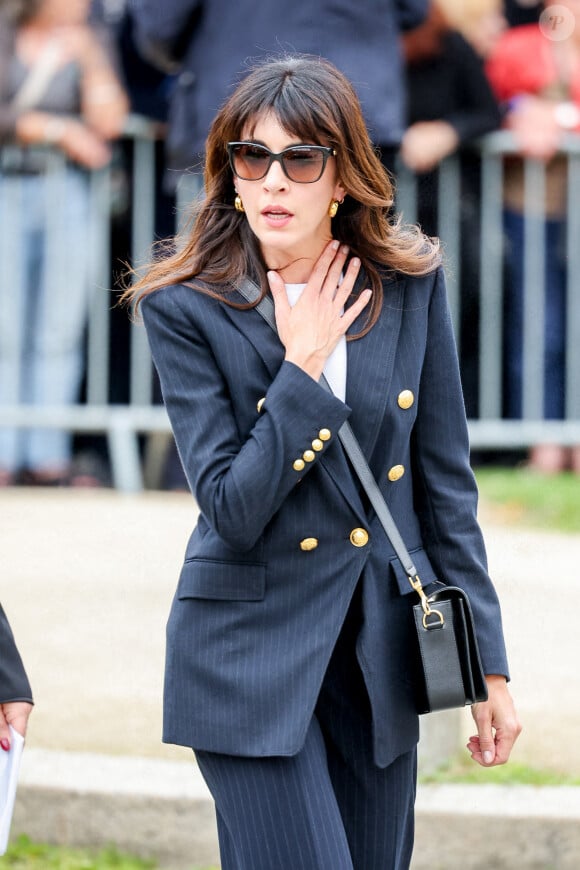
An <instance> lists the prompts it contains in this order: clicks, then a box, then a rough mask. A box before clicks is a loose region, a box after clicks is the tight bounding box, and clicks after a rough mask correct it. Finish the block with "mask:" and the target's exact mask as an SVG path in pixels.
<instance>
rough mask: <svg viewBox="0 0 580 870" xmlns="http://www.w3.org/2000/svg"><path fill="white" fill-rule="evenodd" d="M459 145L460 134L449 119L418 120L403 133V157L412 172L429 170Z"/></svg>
mask: <svg viewBox="0 0 580 870" xmlns="http://www.w3.org/2000/svg"><path fill="white" fill-rule="evenodd" d="M458 146H459V136H458V135H457V132H456V130H455V128H454V127H452V126H451V124H449V123H448V122H447V121H417V123H416V124H411V126H410V127H409V128H408V129H407V130H406V131H405V133H404V135H403V141H402V142H401V157H402V159H403V163H404V164H405V166H407V167H408V168H409V169H410V170H411V171H412V172H429V171H430V170H431V169H435V167H436V166H438V165H439V163H441V161H442V160H444V159H445V158H446V157H449V155H450V154H453V153H454V152H455V151H456V150H457V147H458Z"/></svg>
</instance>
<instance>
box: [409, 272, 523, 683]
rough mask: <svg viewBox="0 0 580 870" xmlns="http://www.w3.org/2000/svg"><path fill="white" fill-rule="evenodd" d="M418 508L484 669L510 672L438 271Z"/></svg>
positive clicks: (418, 447)
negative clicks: (467, 608)
mask: <svg viewBox="0 0 580 870" xmlns="http://www.w3.org/2000/svg"><path fill="white" fill-rule="evenodd" d="M413 439H414V443H413V447H414V449H413V457H414V459H413V462H414V468H413V482H414V488H415V491H414V500H415V508H416V511H417V514H418V516H419V520H420V523H421V532H422V537H423V541H424V544H425V548H426V550H427V553H428V556H429V559H430V561H431V564H432V565H433V568H434V570H435V572H436V574H437V576H438V577H439V578H440V579H441V580H444V581H445V582H446V583H448V584H449V585H452V586H459V587H461V588H463V589H465V591H466V592H467V593H468V595H469V598H470V602H471V605H472V609H473V614H474V620H475V625H476V629H477V634H478V640H479V643H480V649H481V654H482V662H483V667H484V670H485V673H487V674H504V675H505V676H506V677H508V676H509V672H508V664H507V656H506V651H505V644H504V639H503V631H502V621H501V612H500V606H499V601H498V598H497V594H496V591H495V589H494V586H493V584H492V582H491V580H490V578H489V575H488V570H487V556H486V551H485V545H484V541H483V536H482V533H481V529H480V526H479V523H478V521H477V502H478V493H477V486H476V482H475V477H474V475H473V472H472V470H471V466H470V462H469V439H468V431H467V422H466V418H465V410H464V404H463V394H462V389H461V381H460V376H459V364H458V360H457V352H456V347H455V338H454V333H453V327H452V323H451V316H450V313H449V309H448V305H447V297H446V292H445V279H444V276H443V272H442V270H439V271H438V273H437V277H436V281H435V286H434V290H433V294H432V297H431V302H430V308H429V319H428V326H427V343H426V351H425V357H424V361H423V367H422V374H421V383H420V389H419V409H418V414H417V420H416V423H415V427H414V432H413Z"/></svg>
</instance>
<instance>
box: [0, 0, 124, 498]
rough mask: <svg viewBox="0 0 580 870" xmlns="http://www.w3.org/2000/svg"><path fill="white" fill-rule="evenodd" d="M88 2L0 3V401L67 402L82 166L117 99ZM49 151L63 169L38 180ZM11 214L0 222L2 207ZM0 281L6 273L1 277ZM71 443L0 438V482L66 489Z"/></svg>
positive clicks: (116, 126)
mask: <svg viewBox="0 0 580 870" xmlns="http://www.w3.org/2000/svg"><path fill="white" fill-rule="evenodd" d="M88 12H89V0H22V2H9V0H4V2H2V4H1V5H0V144H1V145H6V144H10V145H13V146H16V147H13V148H12V149H10V151H9V158H10V162H8V161H7V160H6V159H4V160H3V162H2V169H1V173H0V209H4V213H3V214H0V217H1V218H2V227H3V233H4V240H3V242H4V244H5V245H6V247H5V250H7V251H10V256H11V257H13V258H14V259H15V261H16V262H15V264H14V273H13V274H19V275H21V276H22V277H21V281H20V287H19V288H18V290H19V292H18V293H16V294H15V293H14V287H13V286H7V283H8V282H7V281H4V282H3V285H2V286H0V294H1V298H2V305H1V306H0V402H2V403H4V404H6V403H21V404H32V405H63V404H64V405H66V404H70V403H72V402H74V401H75V400H76V398H77V396H78V390H79V384H80V381H81V378H82V374H83V333H84V327H85V321H86V316H87V311H88V305H89V299H90V291H91V288H90V286H89V282H88V273H87V262H88V252H87V245H88V236H87V233H88V226H89V222H88V204H89V187H88V178H89V177H88V173H87V170H91V169H98V168H100V167H103V166H105V165H106V164H107V163H108V161H109V160H110V157H111V148H110V145H109V142H110V140H111V139H114V138H115V137H116V136H118V134H119V132H120V131H121V129H122V125H123V122H124V119H125V115H126V112H127V109H128V101H127V97H126V95H125V92H124V90H123V88H122V86H121V84H120V82H119V79H118V77H117V75H116V73H115V71H114V69H113V67H112V65H111V62H110V60H109V58H108V56H107V53H106V51H105V50H104V48H103V47H102V44H101V42H100V39H99V37H98V35H97V34H96V33H95V31H94V30H93V29H92V28H91V27H90V26H89V24H88V22H87V16H88ZM37 145H45V146H46V145H49V146H52V147H54V148H57V149H59V150H60V151H61V152H62V154H63V155H64V156H65V157H66V158H67V160H68V161H69V162H68V164H67V166H66V169H64V170H63V171H61V172H59V173H52V172H51V173H49V172H47V169H48V165H49V164H48V159H49V155H48V153H47V152H46V151H42V150H39V149H34V148H32V149H31V147H30V146H37ZM10 201H12V202H14V201H16V202H18V203H19V209H18V213H17V214H10V215H7V214H6V207H7V205H6V204H7V203H8V202H10ZM5 274H6V272H5ZM71 459H72V457H71V438H70V435H69V433H66V432H61V431H59V430H30V431H25V432H22V433H19V432H17V431H13V430H9V429H2V430H0V485H4V486H6V485H9V484H11V483H13V482H15V480H16V479H17V475H18V473H19V472H22V478H21V479H22V480H23V481H24V482H27V483H32V484H49V485H58V484H64V483H67V482H69V481H70V477H71Z"/></svg>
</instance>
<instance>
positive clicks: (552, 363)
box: [504, 211, 566, 420]
mask: <svg viewBox="0 0 580 870" xmlns="http://www.w3.org/2000/svg"><path fill="white" fill-rule="evenodd" d="M544 227H545V239H546V257H545V272H544V287H545V291H544V293H545V295H544V417H545V418H546V419H553V420H554V419H561V418H562V417H563V416H564V410H565V409H564V405H565V370H566V265H565V255H564V245H565V230H566V225H565V223H564V222H563V221H558V220H547V221H546V222H545V224H544ZM524 229H525V228H524V219H523V216H522V215H520V214H517V213H515V212H511V211H505V212H504V232H505V235H506V242H507V257H506V265H507V269H508V275H507V283H506V289H505V305H504V371H505V376H504V396H505V400H504V411H505V415H506V417H508V418H519V417H521V416H522V382H523V377H522V376H523V322H524V293H525V287H524Z"/></svg>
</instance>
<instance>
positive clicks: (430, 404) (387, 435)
mask: <svg viewBox="0 0 580 870" xmlns="http://www.w3.org/2000/svg"><path fill="white" fill-rule="evenodd" d="M231 292H232V295H231V299H232V300H233V301H236V302H240V303H241V302H244V300H243V298H242V297H241V296H239V295H238V293H237V291H234V290H232V291H231ZM142 310H143V318H144V321H145V326H146V328H147V333H148V336H149V341H150V346H151V350H152V354H153V358H154V361H155V365H156V367H157V370H158V373H159V376H160V380H161V386H162V391H163V396H164V401H165V403H166V406H167V410H168V413H169V416H170V419H171V423H172V428H173V431H174V433H175V438H176V442H177V446H178V449H179V453H180V457H181V460H182V463H183V466H184V469H185V472H186V475H187V477H188V480H189V483H190V485H191V488H192V492H193V493H194V495H195V498H196V501H197V504H198V506H199V510H200V513H199V518H198V521H197V524H196V526H195V528H194V530H193V533H192V535H191V538H190V540H189V543H188V544H187V548H186V552H185V558H184V563H183V568H182V570H181V575H180V578H179V582H178V586H177V591H176V595H175V599H174V601H173V605H172V607H171V613H170V616H169V621H168V625H167V657H166V671H165V689H164V694H165V703H164V740H165V741H167V742H172V743H178V744H183V745H187V746H192V747H194V748H195V749H204V750H209V751H214V752H222V753H228V754H234V755H235V754H239V755H255V756H263V755H292V754H294V753H296V752H297V751H298V750H299V749H300V747H301V745H302V741H303V740H304V737H305V734H306V730H307V728H308V724H309V721H310V719H311V716H312V713H313V710H314V707H315V704H316V701H317V696H318V693H319V690H320V686H321V682H322V680H323V677H324V674H325V670H326V667H327V665H328V661H329V658H330V655H331V653H332V650H333V647H334V644H335V642H336V639H337V636H338V633H339V631H340V628H341V625H342V623H343V621H344V618H345V615H346V612H347V610H348V607H349V603H350V601H351V597H352V595H353V592H354V590H355V587H356V586H357V584H359V583H360V584H362V585H361V594H362V613H363V621H362V626H361V631H360V635H359V637H358V641H357V658H358V661H359V664H360V666H361V668H362V671H363V674H364V677H365V682H366V685H367V689H368V691H369V695H370V698H371V705H372V711H373V720H374V721H373V725H374V728H373V732H374V742H375V746H374V750H375V760H376V762H377V764H379V765H381V766H382V765H386V764H388V763H390V761H392V760H393V759H394V758H395V757H396V756H397V755H398V754H400V753H402V752H405V751H407V750H409V749H410V748H412V746H413V745H414V744H415V742H416V741H417V739H418V717H417V714H416V712H415V707H414V703H413V686H412V679H413V673H412V671H411V670H410V668H409V649H408V636H407V625H408V623H407V619H408V613H409V608H410V600H409V597H408V596H409V594H410V595H412V596H414V595H415V593H413V591H412V590H411V587H410V585H409V582H408V580H407V578H406V575H405V573H404V571H403V570H402V568H401V566H400V564H399V562H398V560H397V559H396V557H395V555H394V552H393V548H392V546H391V544H390V542H389V541H388V539H387V538H386V535H385V533H384V531H383V529H382V527H381V526H380V524H379V522H378V521H377V519H376V517H375V516H374V514H373V512H372V511H371V510H370V509H369V508H368V506H367V505H366V504H365V502H364V500H363V498H362V497H361V493H360V489H359V487H358V486H357V483H356V478H355V476H354V474H353V472H352V470H351V468H350V466H349V462H348V460H347V458H346V456H345V454H344V452H343V448H342V446H341V443H340V441H339V439H338V438H337V433H338V430H339V428H340V426H341V424H342V423H343V422H344V421H345V420H347V419H348V420H349V422H350V424H351V426H352V428H353V430H354V432H355V434H356V435H357V437H358V439H359V441H360V444H361V447H362V448H363V451H364V453H365V455H366V457H367V459H368V461H369V464H370V466H371V468H372V470H373V473H374V475H375V477H376V480H377V482H378V484H379V486H380V489H381V491H382V493H383V494H384V496H385V498H386V500H387V502H388V504H389V506H390V509H391V512H392V514H393V516H394V519H395V521H396V522H397V525H398V527H399V530H400V532H401V535H402V537H403V539H404V541H405V543H406V546H407V548H408V549H409V551H410V552H411V554H412V557H413V560H414V563H415V565H416V567H417V569H418V572H419V575H420V577H421V579H422V581H423V584H424V585H428V584H429V583H431V582H434V581H436V580H440V581H444V582H447V583H450V584H453V585H457V586H461V587H463V588H464V589H466V590H467V592H468V594H469V596H470V598H471V603H472V607H473V611H474V617H475V620H476V626H477V632H478V636H479V641H480V646H481V653H482V659H483V664H484V669H485V671H486V673H490V674H491V673H499V674H506V675H507V662H506V655H505V649H504V643H503V636H502V628H501V616H500V609H499V604H498V600H497V597H496V593H495V591H494V588H493V585H492V583H491V580H490V578H489V576H488V573H487V566H486V555H485V548H484V544H483V540H482V536H481V531H480V528H479V526H478V523H477V519H476V507H477V491H476V486H475V482H474V478H473V475H472V472H471V469H470V465H469V451H468V438H467V426H466V420H465V412H464V406H463V399H462V393H461V385H460V378H459V370H458V363H457V355H456V350H455V344H454V338H453V331H452V326H451V320H450V316H449V311H448V307H447V301H446V295H445V283H444V277H443V273H442V271H441V270H438V271H436V272H433V273H430V274H428V275H425V276H423V277H404V276H398V277H396V278H393V279H392V280H385V282H384V303H383V306H382V310H381V314H380V317H379V319H378V321H377V323H376V324H375V325H374V326H373V327H372V329H371V330H370V331H369V333H368V334H366V335H365V336H364V337H363V338H359V339H356V340H353V341H349V342H348V344H347V383H346V401H345V402H343V401H341V400H340V399H339V398H337V397H335V396H334V395H332V394H329V393H328V392H327V391H325V390H324V389H323V387H322V386H321V385H320V384H318V383H317V382H316V381H314V380H313V379H312V378H310V377H309V376H308V375H307V374H306V373H305V372H304V371H302V370H301V369H300V368H298V367H297V366H295V365H294V364H292V363H290V362H288V361H286V360H285V359H284V348H283V346H282V344H281V343H280V341H279V339H278V337H277V335H276V334H275V333H274V332H273V331H272V330H271V328H270V327H269V326H268V324H267V323H266V322H265V321H264V320H263V318H262V317H261V316H260V314H259V313H258V312H257V311H256V310H254V309H246V310H240V309H236V308H233V307H231V306H228V305H227V304H226V303H225V302H223V301H220V300H216V299H214V298H211V297H209V296H207V295H206V294H204V293H202V292H199V290H195V289H192V288H191V287H189V286H185V285H174V286H170V287H166V288H163V289H161V290H157V291H155V292H153V293H152V294H150V295H148V296H147V297H145V298H144V300H143V303H142ZM364 317H365V314H364V312H363V314H362V315H361V317H360V318H359V319H358V320H357V321H356V322H355V323H354V324H353V326H352V327H351V332H357V331H360V329H361V326H362V324H363V322H364Z"/></svg>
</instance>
